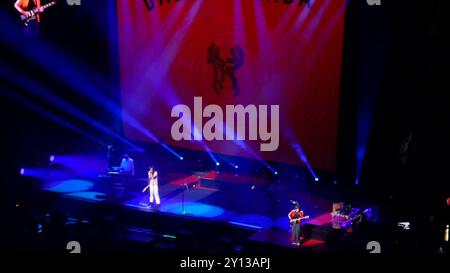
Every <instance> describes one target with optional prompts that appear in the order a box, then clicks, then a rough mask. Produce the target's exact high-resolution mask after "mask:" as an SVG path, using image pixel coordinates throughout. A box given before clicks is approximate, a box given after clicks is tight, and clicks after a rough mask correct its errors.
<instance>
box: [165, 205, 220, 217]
mask: <svg viewBox="0 0 450 273" xmlns="http://www.w3.org/2000/svg"><path fill="white" fill-rule="evenodd" d="M161 211H162V212H167V213H173V214H182V215H184V214H187V215H192V216H198V217H207V218H213V217H218V216H220V215H222V214H223V213H224V210H223V209H222V208H220V207H216V206H212V205H208V204H204V203H198V202H186V203H184V211H183V204H182V203H181V202H177V203H172V204H167V205H162V206H161Z"/></svg>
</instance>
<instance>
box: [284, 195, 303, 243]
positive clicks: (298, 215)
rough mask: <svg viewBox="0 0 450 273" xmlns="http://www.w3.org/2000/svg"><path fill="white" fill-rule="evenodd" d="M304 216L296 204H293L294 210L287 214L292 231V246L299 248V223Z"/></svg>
mask: <svg viewBox="0 0 450 273" xmlns="http://www.w3.org/2000/svg"><path fill="white" fill-rule="evenodd" d="M304 215H305V214H304V213H303V211H302V210H301V209H300V204H298V203H296V204H295V209H293V210H291V212H289V214H288V217H289V222H290V224H291V229H292V244H293V245H296V246H300V222H301V219H302V218H303V217H304Z"/></svg>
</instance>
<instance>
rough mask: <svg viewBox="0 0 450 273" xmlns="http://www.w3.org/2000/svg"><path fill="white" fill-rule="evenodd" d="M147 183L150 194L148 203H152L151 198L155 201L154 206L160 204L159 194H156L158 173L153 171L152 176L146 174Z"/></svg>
mask: <svg viewBox="0 0 450 273" xmlns="http://www.w3.org/2000/svg"><path fill="white" fill-rule="evenodd" d="M148 179H149V180H150V181H149V188H150V189H149V192H150V203H153V198H154V199H155V201H156V204H157V205H159V204H160V202H161V201H160V200H159V193H158V172H157V171H154V172H153V175H152V174H151V173H150V172H148Z"/></svg>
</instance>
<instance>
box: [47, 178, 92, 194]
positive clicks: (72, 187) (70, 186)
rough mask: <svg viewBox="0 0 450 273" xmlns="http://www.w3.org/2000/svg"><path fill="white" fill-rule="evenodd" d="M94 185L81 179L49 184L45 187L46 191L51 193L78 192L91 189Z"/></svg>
mask: <svg viewBox="0 0 450 273" xmlns="http://www.w3.org/2000/svg"><path fill="white" fill-rule="evenodd" d="M93 186H94V183H93V182H91V181H87V180H81V179H70V180H63V181H58V182H56V183H51V185H48V186H47V187H46V190H49V191H53V192H78V191H86V190H89V189H91V188H92V187H93Z"/></svg>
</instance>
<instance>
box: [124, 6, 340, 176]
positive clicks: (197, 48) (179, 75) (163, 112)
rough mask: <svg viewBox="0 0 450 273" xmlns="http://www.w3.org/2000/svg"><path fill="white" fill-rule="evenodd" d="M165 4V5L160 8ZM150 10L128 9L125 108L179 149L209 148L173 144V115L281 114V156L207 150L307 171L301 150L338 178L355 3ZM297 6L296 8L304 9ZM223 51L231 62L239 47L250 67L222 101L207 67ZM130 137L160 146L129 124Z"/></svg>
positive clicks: (221, 147)
mask: <svg viewBox="0 0 450 273" xmlns="http://www.w3.org/2000/svg"><path fill="white" fill-rule="evenodd" d="M156 2H157V3H156ZM156 2H155V4H157V5H156V7H155V8H154V9H153V10H151V11H148V10H147V9H146V7H145V5H144V3H143V1H118V17H119V43H120V45H119V46H120V63H121V88H122V106H123V109H124V111H126V112H127V113H128V114H130V115H131V116H133V117H134V118H136V119H137V120H138V121H139V122H140V123H141V124H143V125H144V127H145V128H146V129H147V130H148V131H149V132H151V133H153V134H154V135H155V136H156V137H157V138H160V139H162V140H163V141H165V142H166V143H168V144H170V145H176V146H181V147H186V148H192V149H205V147H204V146H202V145H200V143H198V142H195V141H190V142H188V141H181V142H176V141H173V140H172V138H171V135H170V129H171V125H172V123H173V122H174V121H175V120H176V119H175V118H171V109H172V107H173V106H175V105H177V104H186V105H189V106H190V107H191V108H193V97H194V96H201V97H203V104H204V105H206V104H218V105H221V106H224V105H226V104H234V105H235V104H243V105H248V104H255V105H260V104H263V105H273V104H277V105H280V134H281V135H280V147H279V149H278V150H277V151H275V152H263V153H261V152H259V142H255V141H246V142H244V144H245V145H246V146H247V147H248V149H250V150H252V151H253V152H249V151H248V150H245V149H243V148H242V147H241V146H240V145H237V144H236V143H235V142H223V141H215V142H206V143H205V144H207V145H208V147H209V149H211V151H213V152H218V153H223V154H229V155H238V156H247V157H254V156H255V154H254V153H256V155H258V156H259V157H261V158H263V159H265V160H273V161H279V162H288V163H296V164H302V162H301V159H300V158H299V157H298V155H297V153H296V152H295V150H294V149H293V148H292V144H293V143H299V144H300V145H301V146H302V148H303V151H304V152H305V154H306V156H307V158H308V159H309V162H310V163H311V165H312V166H313V167H315V168H321V169H327V170H334V169H335V165H336V142H337V120H338V105H339V89H340V72H341V58H342V46H343V30H344V15H345V0H316V1H311V2H312V3H313V4H312V6H311V8H308V7H307V6H306V5H302V6H300V7H299V6H298V4H297V3H293V4H290V5H288V4H283V3H277V2H275V1H259V0H242V1H241V0H209V1H208V0H182V1H179V2H173V3H170V4H167V3H166V2H164V4H163V5H162V6H159V1H156ZM294 2H295V1H294ZM212 42H215V43H216V44H217V46H219V47H220V48H221V55H222V58H226V57H228V56H229V49H230V48H231V47H234V46H235V45H239V46H240V47H241V48H242V49H243V50H244V52H245V56H246V59H245V63H244V65H243V67H241V68H240V69H239V70H238V71H237V73H236V76H237V77H238V79H239V80H238V82H239V85H240V89H241V93H240V95H239V96H237V97H236V98H233V96H232V92H231V84H230V81H227V83H226V85H225V91H224V93H223V94H222V95H221V96H217V95H215V94H214V92H213V90H212V79H213V70H212V67H211V66H210V65H208V64H207V62H206V53H207V49H208V46H209V45H210V44H211V43H212ZM124 130H125V133H126V135H127V136H128V137H130V138H133V139H139V140H150V139H149V138H148V136H146V135H145V134H143V133H142V130H141V131H140V130H137V129H136V128H135V127H133V126H129V123H128V122H124Z"/></svg>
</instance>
